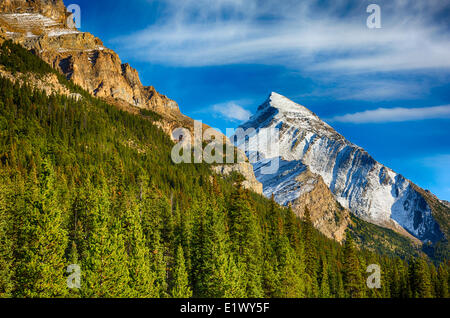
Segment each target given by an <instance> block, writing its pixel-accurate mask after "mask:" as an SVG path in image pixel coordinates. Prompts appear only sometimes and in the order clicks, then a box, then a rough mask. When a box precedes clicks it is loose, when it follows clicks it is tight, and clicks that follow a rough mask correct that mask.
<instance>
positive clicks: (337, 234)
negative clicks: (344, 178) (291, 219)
mask: <svg viewBox="0 0 450 318" xmlns="http://www.w3.org/2000/svg"><path fill="white" fill-rule="evenodd" d="M296 181H297V182H298V184H299V186H300V187H302V188H303V189H304V191H303V192H302V193H301V194H300V196H299V197H298V199H296V200H295V201H293V202H292V209H293V211H294V212H295V213H296V214H297V215H298V216H299V217H303V216H304V214H305V211H306V209H308V211H309V212H310V215H311V221H312V222H313V224H314V226H315V227H316V228H317V229H318V230H320V231H321V232H322V233H323V234H325V236H327V237H329V238H331V239H334V240H336V241H338V242H342V241H343V240H344V239H345V231H346V230H347V227H348V225H349V224H350V222H351V220H350V212H349V211H348V210H347V209H345V208H343V207H342V206H341V205H340V204H339V203H338V202H337V201H336V199H335V198H334V196H333V193H331V191H330V189H329V188H328V187H327V185H326V184H325V182H324V181H323V179H322V177H321V176H319V175H316V174H313V173H311V172H310V171H309V170H305V172H303V173H302V174H300V175H299V176H298V177H297V178H296Z"/></svg>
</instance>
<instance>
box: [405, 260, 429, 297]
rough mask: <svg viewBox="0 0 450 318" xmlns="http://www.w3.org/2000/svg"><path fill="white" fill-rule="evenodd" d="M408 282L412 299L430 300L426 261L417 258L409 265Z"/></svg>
mask: <svg viewBox="0 0 450 318" xmlns="http://www.w3.org/2000/svg"><path fill="white" fill-rule="evenodd" d="M409 272H410V280H411V283H410V284H411V291H412V293H413V294H412V297H414V298H431V297H432V283H431V277H430V272H429V267H428V264H427V261H426V260H425V258H424V257H419V258H417V259H415V260H414V261H412V262H411V263H410V270H409Z"/></svg>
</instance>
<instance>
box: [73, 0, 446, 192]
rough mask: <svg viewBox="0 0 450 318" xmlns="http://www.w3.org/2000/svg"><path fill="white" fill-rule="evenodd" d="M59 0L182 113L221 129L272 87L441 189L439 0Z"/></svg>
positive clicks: (442, 9) (442, 43) (442, 1)
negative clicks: (376, 20)
mask: <svg viewBox="0 0 450 318" xmlns="http://www.w3.org/2000/svg"><path fill="white" fill-rule="evenodd" d="M371 3H376V4H378V5H379V6H380V8H381V26H382V28H381V29H369V28H368V27H367V25H366V20H367V18H368V17H369V15H370V14H369V13H367V12H366V8H367V6H368V5H369V4H371ZM65 4H66V5H69V4H79V5H80V7H81V13H82V16H81V22H82V25H81V29H82V30H83V31H88V32H91V33H93V34H94V35H96V36H98V37H100V38H101V39H102V40H103V41H104V44H105V45H106V46H107V47H109V48H111V49H114V50H115V51H116V52H117V53H118V54H119V56H120V57H121V59H122V61H123V62H129V63H130V64H131V65H132V66H133V67H135V68H136V69H137V70H138V71H139V73H140V75H141V79H142V82H143V83H144V85H153V86H155V87H156V89H157V90H158V91H159V92H161V93H163V94H166V95H168V96H169V97H170V98H172V99H174V100H176V101H177V102H178V103H179V105H180V108H181V110H182V112H183V113H185V114H186V115H188V116H190V117H193V118H196V119H201V120H203V122H205V123H207V124H209V125H211V126H213V127H216V128H219V129H221V130H222V131H223V132H225V128H227V127H236V126H238V125H239V124H240V122H242V121H243V120H245V119H246V118H247V117H248V116H249V115H250V114H252V113H253V112H254V111H255V110H256V108H257V107H258V105H259V104H261V103H262V102H263V101H264V100H265V99H266V97H267V96H268V95H269V93H270V92H272V91H275V92H278V93H280V94H282V95H285V96H286V97H288V98H290V99H292V100H294V101H295V102H298V103H300V104H302V105H304V106H306V107H308V108H309V109H311V110H312V111H314V112H315V113H317V114H318V115H319V116H320V117H321V118H323V119H325V120H326V121H327V122H328V123H329V124H331V125H332V126H333V127H334V128H335V129H336V130H337V131H338V132H340V133H341V134H343V135H344V136H346V137H347V138H348V139H349V140H350V141H352V142H354V143H356V144H358V145H359V146H361V147H364V148H365V149H366V150H367V151H368V152H369V153H371V154H372V155H373V156H374V157H375V159H377V160H378V161H380V162H381V163H383V164H386V165H387V166H389V167H390V168H392V169H394V170H395V171H397V172H399V173H401V174H403V175H404V176H406V177H407V178H409V179H411V180H412V181H413V182H415V183H417V184H418V185H420V186H421V187H423V188H425V189H429V190H431V191H432V192H433V193H435V194H436V195H438V196H439V197H440V198H441V199H445V200H450V0H370V1H365V0H311V1H300V0H295V1H294V0H267V1H264V0H164V1H156V0H133V1H130V0H128V1H125V0H115V1H106V0H97V1H87V0H65Z"/></svg>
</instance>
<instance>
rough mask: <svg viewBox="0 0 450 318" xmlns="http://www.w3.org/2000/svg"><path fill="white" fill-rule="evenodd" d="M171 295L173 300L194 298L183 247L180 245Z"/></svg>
mask: <svg viewBox="0 0 450 318" xmlns="http://www.w3.org/2000/svg"><path fill="white" fill-rule="evenodd" d="M170 294H171V296H172V297H173V298H190V297H192V290H191V287H190V286H189V279H188V273H187V271H186V265H185V259H184V253H183V248H182V247H181V245H179V246H178V248H177V253H176V257H175V268H174V270H173V282H172V288H171V292H170Z"/></svg>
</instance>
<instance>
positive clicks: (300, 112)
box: [236, 93, 449, 243]
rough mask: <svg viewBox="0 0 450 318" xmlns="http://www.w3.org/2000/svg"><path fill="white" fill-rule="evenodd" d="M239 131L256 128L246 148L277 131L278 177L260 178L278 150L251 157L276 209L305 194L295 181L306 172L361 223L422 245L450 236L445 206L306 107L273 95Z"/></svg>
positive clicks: (260, 151) (260, 150)
mask: <svg viewBox="0 0 450 318" xmlns="http://www.w3.org/2000/svg"><path fill="white" fill-rule="evenodd" d="M241 128H243V129H249V128H255V129H256V133H253V134H252V135H250V136H249V144H250V145H257V141H258V138H260V140H261V131H262V129H263V128H277V129H279V131H280V142H279V156H280V159H281V164H280V169H279V171H278V172H276V173H273V174H269V175H262V174H261V173H260V169H261V167H263V166H265V165H267V164H268V160H270V156H273V154H271V153H273V152H274V150H276V149H270V147H269V148H266V147H257V148H255V149H256V152H257V154H252V153H249V156H250V157H251V158H255V160H254V169H255V174H256V176H257V179H258V180H260V181H261V182H262V183H263V186H264V194H265V195H266V196H271V195H274V196H275V198H276V200H277V202H279V203H280V204H284V205H286V204H289V203H295V202H296V200H297V199H298V198H299V197H300V196H301V195H302V193H303V192H304V191H307V190H308V187H310V186H309V185H308V184H304V183H302V182H300V181H299V177H301V176H302V174H304V172H305V171H306V169H308V170H309V171H310V172H311V173H313V174H317V175H319V176H321V178H322V179H323V181H324V182H325V184H326V185H327V186H328V188H329V190H331V192H332V193H333V195H334V196H335V198H336V200H337V201H338V202H339V203H340V204H341V205H342V206H343V207H344V208H347V209H349V210H350V211H351V212H352V213H353V214H355V215H356V216H358V217H359V218H361V219H363V220H365V221H368V222H371V223H374V224H377V225H379V226H383V227H387V228H391V229H394V230H396V231H398V232H400V233H403V234H405V235H407V233H409V234H411V235H412V236H414V237H416V238H418V239H420V240H421V241H430V242H433V243H435V242H438V241H440V240H443V239H445V238H446V237H448V233H446V232H447V231H446V230H445V229H446V228H447V227H448V215H449V209H448V207H446V206H445V205H444V204H442V203H441V202H440V201H439V200H438V199H437V198H435V197H432V196H428V197H425V196H424V195H423V193H422V191H423V190H421V189H420V188H419V187H417V186H416V185H414V184H413V183H412V182H411V181H409V180H407V179H406V178H404V177H403V176H402V175H400V174H397V173H395V172H394V171H392V170H391V169H389V168H387V167H385V166H384V165H382V164H380V163H378V162H377V161H376V160H374V159H373V158H372V157H371V156H370V155H369V154H368V153H367V152H366V151H365V150H364V149H362V148H361V147H358V146H356V145H354V144H352V143H351V142H349V141H348V140H346V139H345V138H344V137H343V136H342V135H340V134H339V133H337V132H336V131H335V130H334V129H333V128H332V127H331V126H329V125H328V124H326V123H325V122H323V121H322V120H320V119H319V117H317V116H316V115H315V114H314V113H312V112H311V111H310V110H308V109H307V108H305V107H303V106H301V105H298V104H296V103H294V102H292V101H290V100H289V99H287V98H285V97H283V96H281V95H279V94H276V93H272V94H271V95H270V97H269V99H268V100H267V101H266V102H265V103H263V104H262V105H261V106H260V107H259V108H258V112H257V113H256V114H255V115H254V116H253V117H252V118H250V120H249V121H248V122H247V123H245V124H243V125H242V126H241ZM243 142H244V141H243V140H242V139H241V140H238V141H237V142H236V144H237V145H238V146H242V145H243ZM280 176H282V177H280ZM423 192H424V191H423ZM436 207H438V208H436ZM438 209H444V210H445V211H446V212H441V214H442V213H443V214H444V216H443V218H439V217H438V216H437V214H439V213H440V212H438ZM445 214H446V216H445ZM406 231H407V233H406Z"/></svg>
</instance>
